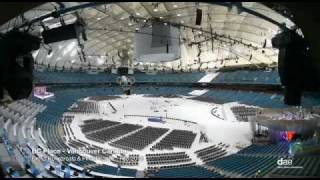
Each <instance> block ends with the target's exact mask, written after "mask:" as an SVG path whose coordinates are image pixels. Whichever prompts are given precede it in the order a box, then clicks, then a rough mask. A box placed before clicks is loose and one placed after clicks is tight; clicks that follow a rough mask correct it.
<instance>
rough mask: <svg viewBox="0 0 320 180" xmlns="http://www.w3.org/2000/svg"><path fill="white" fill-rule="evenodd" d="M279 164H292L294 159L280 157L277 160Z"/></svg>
mask: <svg viewBox="0 0 320 180" xmlns="http://www.w3.org/2000/svg"><path fill="white" fill-rule="evenodd" d="M277 164H278V166H291V165H292V159H283V158H281V159H279V160H278V161H277Z"/></svg>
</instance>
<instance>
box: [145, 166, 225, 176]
mask: <svg viewBox="0 0 320 180" xmlns="http://www.w3.org/2000/svg"><path fill="white" fill-rule="evenodd" d="M149 177H155V178H160V177H163V178H172V177H174V178H222V177H223V176H222V175H220V174H218V173H216V172H212V171H209V170H207V169H206V168H204V167H200V166H188V167H180V168H172V169H160V170H159V171H155V172H152V173H150V174H149Z"/></svg>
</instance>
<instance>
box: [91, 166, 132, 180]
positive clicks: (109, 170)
mask: <svg viewBox="0 0 320 180" xmlns="http://www.w3.org/2000/svg"><path fill="white" fill-rule="evenodd" d="M90 170H91V171H94V172H99V173H103V174H111V175H117V176H129V177H135V176H136V173H137V170H135V169H128V168H120V170H119V171H118V168H117V167H113V166H108V165H105V164H103V165H97V166H94V167H91V168H90Z"/></svg>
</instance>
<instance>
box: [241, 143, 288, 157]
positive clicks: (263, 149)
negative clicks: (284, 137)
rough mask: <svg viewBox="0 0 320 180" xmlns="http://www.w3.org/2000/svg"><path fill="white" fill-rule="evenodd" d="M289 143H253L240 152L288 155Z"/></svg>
mask: <svg viewBox="0 0 320 180" xmlns="http://www.w3.org/2000/svg"><path fill="white" fill-rule="evenodd" d="M288 151H289V143H285V142H283V143H278V144H269V145H256V144H252V145H250V146H248V147H246V148H244V149H242V150H241V151H239V152H238V154H255V155H275V156H277V155H288Z"/></svg>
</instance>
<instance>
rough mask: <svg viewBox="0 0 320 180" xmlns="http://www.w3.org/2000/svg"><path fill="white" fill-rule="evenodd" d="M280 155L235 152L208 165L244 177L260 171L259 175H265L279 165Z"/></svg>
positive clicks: (253, 175) (254, 174)
mask: <svg viewBox="0 0 320 180" xmlns="http://www.w3.org/2000/svg"><path fill="white" fill-rule="evenodd" d="M277 160H278V157H271V156H265V157H263V156H262V157H253V156H245V155H238V154H233V155H230V156H226V157H224V158H221V159H218V160H215V161H212V162H208V163H207V165H209V166H213V167H216V168H219V169H222V170H224V171H227V172H228V173H236V174H238V175H241V176H243V177H255V176H256V173H257V172H258V171H260V174H259V176H260V177H263V176H265V175H266V174H267V173H269V172H270V171H271V170H273V169H274V168H275V167H276V166H277Z"/></svg>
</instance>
